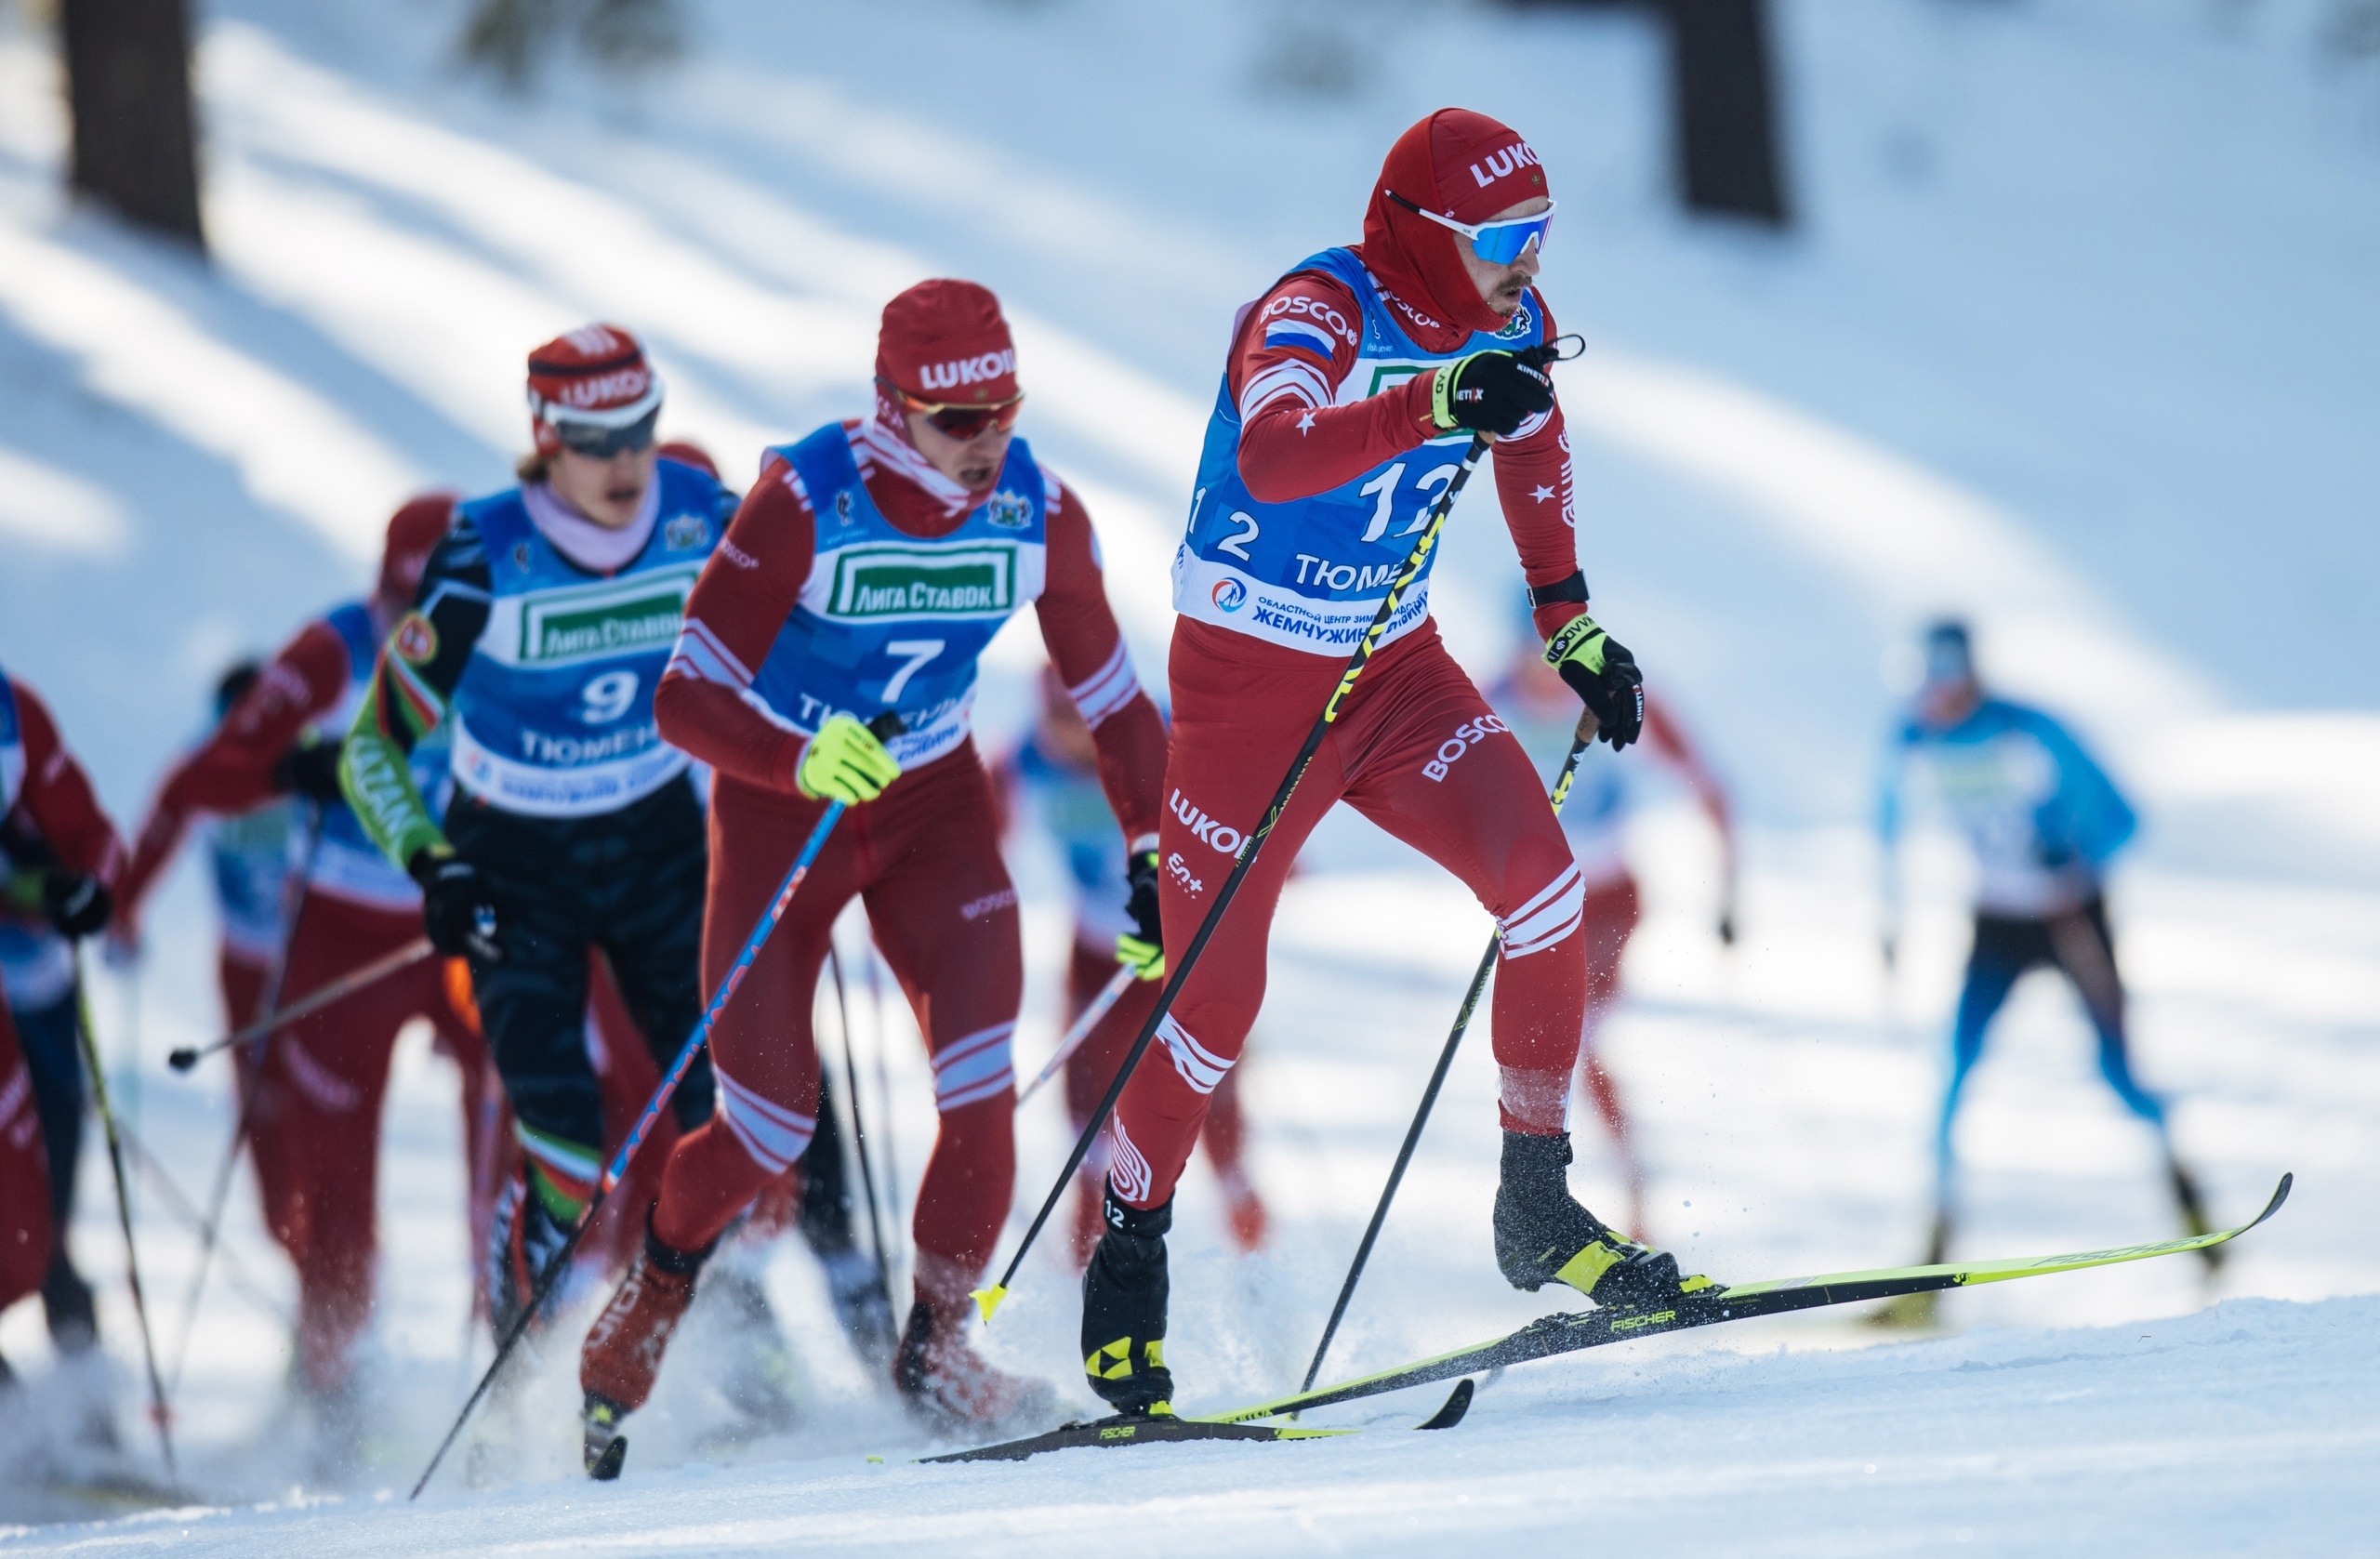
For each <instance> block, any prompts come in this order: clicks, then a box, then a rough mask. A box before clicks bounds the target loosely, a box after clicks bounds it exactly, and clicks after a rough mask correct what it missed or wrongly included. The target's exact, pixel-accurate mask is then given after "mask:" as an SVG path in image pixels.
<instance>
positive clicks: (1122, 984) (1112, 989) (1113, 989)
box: [1016, 964, 1139, 1109]
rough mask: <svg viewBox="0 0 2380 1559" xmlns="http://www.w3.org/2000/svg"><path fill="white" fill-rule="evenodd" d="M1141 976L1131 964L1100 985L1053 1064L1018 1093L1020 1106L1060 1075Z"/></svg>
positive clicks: (1052, 1058)
mask: <svg viewBox="0 0 2380 1559" xmlns="http://www.w3.org/2000/svg"><path fill="white" fill-rule="evenodd" d="M1137 978H1139V977H1138V976H1137V975H1135V974H1134V973H1133V972H1132V969H1131V965H1130V964H1127V965H1125V966H1124V967H1122V968H1120V969H1118V970H1117V971H1116V973H1115V975H1114V977H1113V978H1111V979H1110V980H1109V981H1108V982H1107V984H1105V985H1104V986H1102V987H1101V988H1100V992H1099V994H1098V995H1097V996H1095V997H1091V1005H1090V1006H1088V1007H1086V1008H1084V1009H1083V1010H1082V1016H1080V1017H1078V1018H1077V1019H1076V1020H1075V1022H1074V1026H1073V1027H1072V1028H1069V1029H1067V1030H1066V1033H1065V1037H1064V1038H1062V1039H1060V1040H1059V1041H1058V1049H1057V1052H1056V1053H1055V1054H1053V1055H1051V1057H1050V1061H1049V1064H1047V1065H1046V1066H1044V1067H1042V1068H1041V1070H1040V1071H1039V1072H1038V1073H1037V1074H1036V1075H1035V1077H1034V1078H1033V1080H1032V1081H1031V1082H1029V1083H1027V1084H1025V1091H1024V1092H1023V1093H1020V1094H1018V1095H1017V1096H1016V1103H1017V1107H1018V1108H1019V1109H1023V1108H1024V1107H1025V1101H1026V1100H1028V1099H1030V1098H1032V1097H1033V1095H1034V1094H1035V1093H1037V1092H1038V1091H1039V1090H1040V1088H1041V1085H1042V1084H1043V1083H1046V1082H1048V1081H1049V1080H1050V1079H1051V1078H1052V1077H1056V1076H1057V1075H1058V1068H1059V1067H1061V1066H1064V1064H1066V1061H1067V1058H1068V1057H1070V1056H1072V1055H1073V1054H1074V1053H1075V1052H1076V1051H1077V1050H1081V1049H1082V1042H1083V1041H1084V1040H1086V1039H1088V1038H1090V1037H1091V1030H1092V1029H1094V1028H1097V1027H1098V1026H1099V1020H1100V1019H1102V1018H1104V1017H1105V1016H1107V1011H1108V1009H1109V1008H1111V1007H1114V1006H1115V1005H1116V1004H1117V1002H1118V1001H1121V1000H1122V999H1123V998H1124V993H1125V992H1126V991H1127V990H1129V989H1131V984H1132V982H1133V981H1134V980H1135V979H1137Z"/></svg>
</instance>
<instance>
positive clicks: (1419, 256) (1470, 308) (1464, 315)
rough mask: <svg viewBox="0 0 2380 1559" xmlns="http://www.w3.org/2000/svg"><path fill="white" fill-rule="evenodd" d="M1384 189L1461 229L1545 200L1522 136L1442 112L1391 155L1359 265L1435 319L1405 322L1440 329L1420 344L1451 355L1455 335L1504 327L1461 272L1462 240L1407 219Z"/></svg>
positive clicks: (1483, 120) (1471, 116)
mask: <svg viewBox="0 0 2380 1559" xmlns="http://www.w3.org/2000/svg"><path fill="white" fill-rule="evenodd" d="M1391 191H1394V192H1396V193H1397V194H1400V195H1403V196H1404V197H1405V198H1406V199H1407V200H1409V201H1411V202H1412V203H1413V204H1414V205H1419V206H1421V207H1422V208H1423V209H1425V210H1429V211H1435V212H1436V213H1437V214H1438V215H1440V216H1442V217H1450V218H1454V220H1456V221H1458V222H1473V223H1475V222H1484V221H1486V220H1487V219H1488V218H1490V217H1493V216H1494V215H1496V213H1498V212H1499V211H1502V210H1504V209H1505V208H1506V207H1508V206H1514V205H1519V204H1520V203H1521V202H1523V201H1525V200H1531V199H1534V198H1536V197H1538V196H1540V195H1544V194H1547V193H1549V191H1548V190H1547V188H1546V184H1545V169H1544V168H1543V166H1541V165H1540V164H1539V162H1538V159H1537V152H1535V151H1533V150H1532V149H1531V148H1530V146H1529V144H1528V142H1527V141H1526V140H1523V139H1521V137H1520V132H1518V131H1517V130H1514V129H1513V128H1511V127H1510V126H1506V125H1504V124H1501V123H1500V122H1499V121H1497V120H1494V119H1490V118H1488V116H1487V115H1486V114H1484V113H1474V112H1472V111H1471V110H1469V109H1467V108H1442V109H1440V110H1438V112H1435V113H1434V114H1432V115H1430V116H1429V117H1428V118H1427V119H1424V120H1422V121H1421V123H1419V124H1417V125H1415V126H1413V127H1412V128H1410V129H1408V130H1407V131H1406V132H1405V133H1404V134H1403V135H1401V136H1399V137H1397V138H1396V144H1395V145H1394V146H1392V147H1390V148H1389V149H1388V157H1387V159H1386V160H1385V161H1384V162H1382V164H1381V168H1380V181H1379V182H1378V183H1376V184H1374V185H1373V186H1372V202H1371V205H1370V207H1369V209H1368V210H1367V211H1366V212H1365V213H1364V242H1363V246H1362V254H1363V258H1364V264H1365V265H1366V266H1368V267H1369V268H1370V270H1371V272H1372V274H1373V275H1374V276H1377V277H1379V278H1380V282H1381V284H1382V286H1384V287H1386V288H1388V290H1389V291H1390V292H1392V293H1395V295H1396V296H1397V297H1399V298H1401V299H1402V300H1404V301H1405V302H1406V303H1407V304H1408V305H1409V306H1410V307H1411V308H1413V309H1418V310H1421V311H1423V312H1424V313H1426V314H1429V315H1431V316H1432V318H1431V319H1430V320H1428V321H1426V322H1410V321H1409V319H1408V328H1409V325H1410V324H1421V327H1422V330H1423V332H1424V333H1428V332H1429V327H1430V325H1433V324H1435V325H1436V326H1438V327H1439V339H1438V340H1437V341H1427V340H1423V341H1421V345H1423V346H1429V347H1435V348H1437V349H1438V350H1449V349H1450V348H1451V347H1452V346H1453V345H1454V344H1455V343H1454V342H1453V341H1451V340H1448V337H1450V336H1452V335H1454V334H1455V333H1457V332H1461V333H1462V334H1468V333H1470V332H1472V331H1474V330H1499V329H1501V328H1502V327H1503V325H1504V323H1505V319H1504V316H1503V315H1501V314H1499V313H1497V312H1496V310H1493V309H1490V308H1489V307H1488V302H1487V299H1485V298H1483V297H1480V296H1479V289H1478V287H1477V286H1475V285H1474V284H1473V283H1472V280H1471V273H1470V272H1469V271H1465V270H1464V269H1463V265H1462V254H1461V249H1460V248H1459V247H1458V245H1460V244H1463V243H1464V242H1465V240H1464V238H1463V236H1462V235H1461V233H1458V232H1452V231H1448V230H1447V229H1445V228H1442V227H1440V226H1438V225H1437V224H1436V223H1435V222H1433V221H1430V220H1428V219H1427V218H1423V217H1421V216H1418V215H1416V214H1415V213H1413V212H1411V211H1408V210H1407V209H1405V207H1403V206H1401V205H1397V204H1396V203H1395V201H1393V200H1391V199H1389V198H1388V196H1389V192H1391ZM1416 338H1417V340H1418V339H1419V337H1416Z"/></svg>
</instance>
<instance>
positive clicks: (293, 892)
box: [166, 801, 323, 1394]
mask: <svg viewBox="0 0 2380 1559" xmlns="http://www.w3.org/2000/svg"><path fill="white" fill-rule="evenodd" d="M306 816H307V824H308V828H307V834H306V848H305V849H304V850H303V851H302V852H299V856H298V870H297V874H296V875H295V876H293V877H292V878H291V879H289V880H288V881H286V882H284V883H283V884H282V889H281V911H282V913H281V945H280V946H278V947H276V948H275V949H274V950H273V955H272V968H271V970H269V971H267V972H266V974H265V981H264V992H263V995H262V996H261V997H260V998H259V999H258V1002H257V1007H258V1011H265V1012H270V1011H272V1010H273V1009H274V1008H275V1007H277V1006H279V1005H280V1004H281V990H282V985H283V984H284V981H285V980H286V979H287V977H288V974H289V946H290V944H291V943H292V942H293V941H295V940H296V939H297V935H298V917H299V916H300V915H302V914H304V913H305V909H306V895H307V892H308V890H309V888H310V887H311V884H312V882H313V879H314V860H315V856H316V854H317V853H318V852H320V851H321V849H322V844H323V807H322V803H321V802H319V801H317V802H315V803H313V804H312V805H311V807H310V808H309V809H308V811H307V813H306ZM237 1038H238V1037H237V1036H236V1035H235V1036H233V1041H234V1042H236V1040H237ZM261 1041H262V1042H261V1043H259V1044H258V1054H257V1056H256V1057H255V1063H256V1064H254V1065H253V1066H251V1067H250V1068H249V1069H248V1075H247V1076H246V1077H239V1078H237V1079H236V1081H237V1083H238V1086H239V1090H240V1108H239V1113H238V1114H237V1115H236V1116H233V1117H232V1121H231V1141H230V1142H229V1143H225V1144H224V1146H223V1161H222V1163H220V1164H219V1165H218V1166H217V1167H216V1170H215V1182H214V1184H213V1185H212V1186H211V1187H209V1189H208V1191H207V1196H206V1222H205V1223H203V1224H201V1225H200V1226H199V1235H198V1264H197V1269H196V1270H195V1271H193V1272H192V1274H191V1278H190V1292H189V1293H188V1294H187V1295H186V1296H184V1298H183V1300H182V1324H181V1328H180V1329H179V1331H178V1332H176V1334H175V1336H176V1337H177V1339H178V1341H176V1343H175V1344H174V1367H173V1368H172V1369H171V1370H169V1371H167V1375H166V1379H167V1381H168V1388H167V1389H168V1390H170V1391H172V1392H174V1393H176V1394H179V1393H180V1391H181V1389H182V1367H183V1366H184V1365H186V1364H188V1363H189V1362H190V1344H191V1339H192V1336H193V1335H195V1334H196V1332H197V1330H198V1301H199V1300H200V1298H201V1297H202V1296H203V1295H204V1294H205V1291H206V1273H207V1269H208V1267H209V1266H210V1265H212V1264H213V1262H214V1257H215V1243H216V1239H217V1236H218V1233H219V1231H220V1230H221V1229H222V1226H223V1209H224V1208H225V1206H226V1205H227V1204H228V1203H229V1202H230V1201H231V1176H232V1174H233V1173H234V1172H235V1171H236V1170H237V1169H239V1166H240V1148H241V1145H242V1144H243V1143H245V1142H246V1141H247V1140H248V1126H249V1123H250V1116H251V1112H253V1111H254V1110H255V1108H256V1103H257V1094H258V1091H259V1090H261V1089H262V1088H263V1087H264V1060H265V1052H266V1051H269V1050H271V1030H270V1029H268V1030H267V1031H266V1033H265V1034H264V1035H263V1036H262V1037H261ZM185 1054H190V1055H191V1061H192V1064H195V1063H196V1061H197V1059H198V1058H197V1056H196V1055H195V1054H192V1053H191V1052H189V1051H186V1050H177V1051H175V1052H174V1054H173V1055H171V1056H168V1057H167V1058H166V1060H167V1062H168V1063H169V1064H173V1065H174V1067H175V1070H177V1071H183V1072H187V1071H188V1070H190V1067H189V1066H187V1065H183V1064H181V1061H180V1058H181V1057H182V1056H183V1055H185Z"/></svg>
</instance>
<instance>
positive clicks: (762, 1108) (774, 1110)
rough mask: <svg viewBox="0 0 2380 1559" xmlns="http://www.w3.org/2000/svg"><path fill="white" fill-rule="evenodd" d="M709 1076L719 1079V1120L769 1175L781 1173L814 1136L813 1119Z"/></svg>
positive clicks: (722, 1078)
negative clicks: (724, 1123)
mask: <svg viewBox="0 0 2380 1559" xmlns="http://www.w3.org/2000/svg"><path fill="white" fill-rule="evenodd" d="M713 1075H714V1076H716V1077H718V1079H719V1118H720V1119H721V1120H723V1121H725V1122H726V1123H727V1129H728V1130H729V1131H731V1132H733V1133H734V1136H735V1140H736V1142H737V1143H741V1144H742V1145H743V1148H744V1151H745V1153H746V1154H747V1155H749V1156H750V1157H751V1160H752V1162H753V1163H755V1164H758V1165H759V1166H760V1168H761V1169H766V1170H767V1171H768V1172H769V1173H771V1174H773V1175H781V1174H783V1173H785V1171H786V1170H787V1169H788V1168H790V1167H791V1165H792V1163H793V1161H794V1160H795V1159H797V1158H799V1157H800V1156H801V1155H802V1151H803V1150H804V1149H806V1148H807V1147H809V1146H810V1139H811V1138H812V1137H813V1136H814V1135H816V1134H817V1130H818V1120H817V1117H816V1116H806V1115H802V1114H801V1113H800V1112H799V1111H796V1110H789V1109H787V1108H786V1107H785V1106H784V1105H783V1104H779V1103H774V1102H772V1101H770V1100H768V1099H764V1098H762V1097H761V1096H760V1094H759V1093H757V1092H755V1091H753V1090H751V1089H748V1088H746V1087H745V1086H744V1085H743V1084H741V1083H739V1082H737V1081H736V1080H735V1079H734V1078H733V1077H729V1076H728V1075H727V1074H726V1073H724V1072H718V1071H716V1070H714V1074H713Z"/></svg>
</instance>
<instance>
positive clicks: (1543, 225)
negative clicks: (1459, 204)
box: [1388, 190, 1554, 265]
mask: <svg viewBox="0 0 2380 1559" xmlns="http://www.w3.org/2000/svg"><path fill="white" fill-rule="evenodd" d="M1388 198H1389V199H1391V200H1393V201H1395V203H1396V204H1397V205H1401V206H1403V207H1405V209H1406V210H1408V211H1410V212H1411V213H1413V215H1415V216H1416V217H1420V218H1423V219H1424V220H1427V221H1432V222H1435V223H1437V224H1438V226H1440V227H1442V228H1445V229H1447V230H1448V231H1451V232H1459V233H1461V234H1462V236H1463V237H1465V238H1468V239H1470V240H1471V252H1472V253H1473V254H1474V255H1477V256H1478V257H1479V258H1481V259H1483V260H1486V261H1487V262H1488V264H1489V265H1510V264H1512V263H1513V262H1514V260H1516V259H1518V258H1521V257H1522V256H1523V255H1525V254H1527V253H1528V246H1529V245H1530V244H1536V245H1537V252H1538V253H1539V254H1540V255H1542V254H1544V253H1545V235H1546V232H1547V231H1548V230H1550V229H1551V228H1552V227H1553V226H1554V202H1552V201H1551V200H1549V201H1547V202H1546V203H1545V209H1544V210H1542V211H1540V212H1539V213H1538V214H1537V215H1536V216H1534V217H1514V218H1508V219H1507V220H1504V221H1501V222H1481V223H1479V224H1477V225H1476V226H1474V225H1473V224H1471V223H1469V222H1458V221H1456V220H1455V219H1454V218H1451V217H1441V216H1439V215H1438V214H1437V213H1436V212H1435V211H1425V210H1423V209H1422V208H1421V206H1418V205H1414V204H1413V203H1412V202H1411V201H1409V200H1407V199H1406V198H1405V197H1404V196H1403V195H1400V194H1398V193H1397V192H1395V191H1394V190H1391V191H1390V192H1388Z"/></svg>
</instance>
